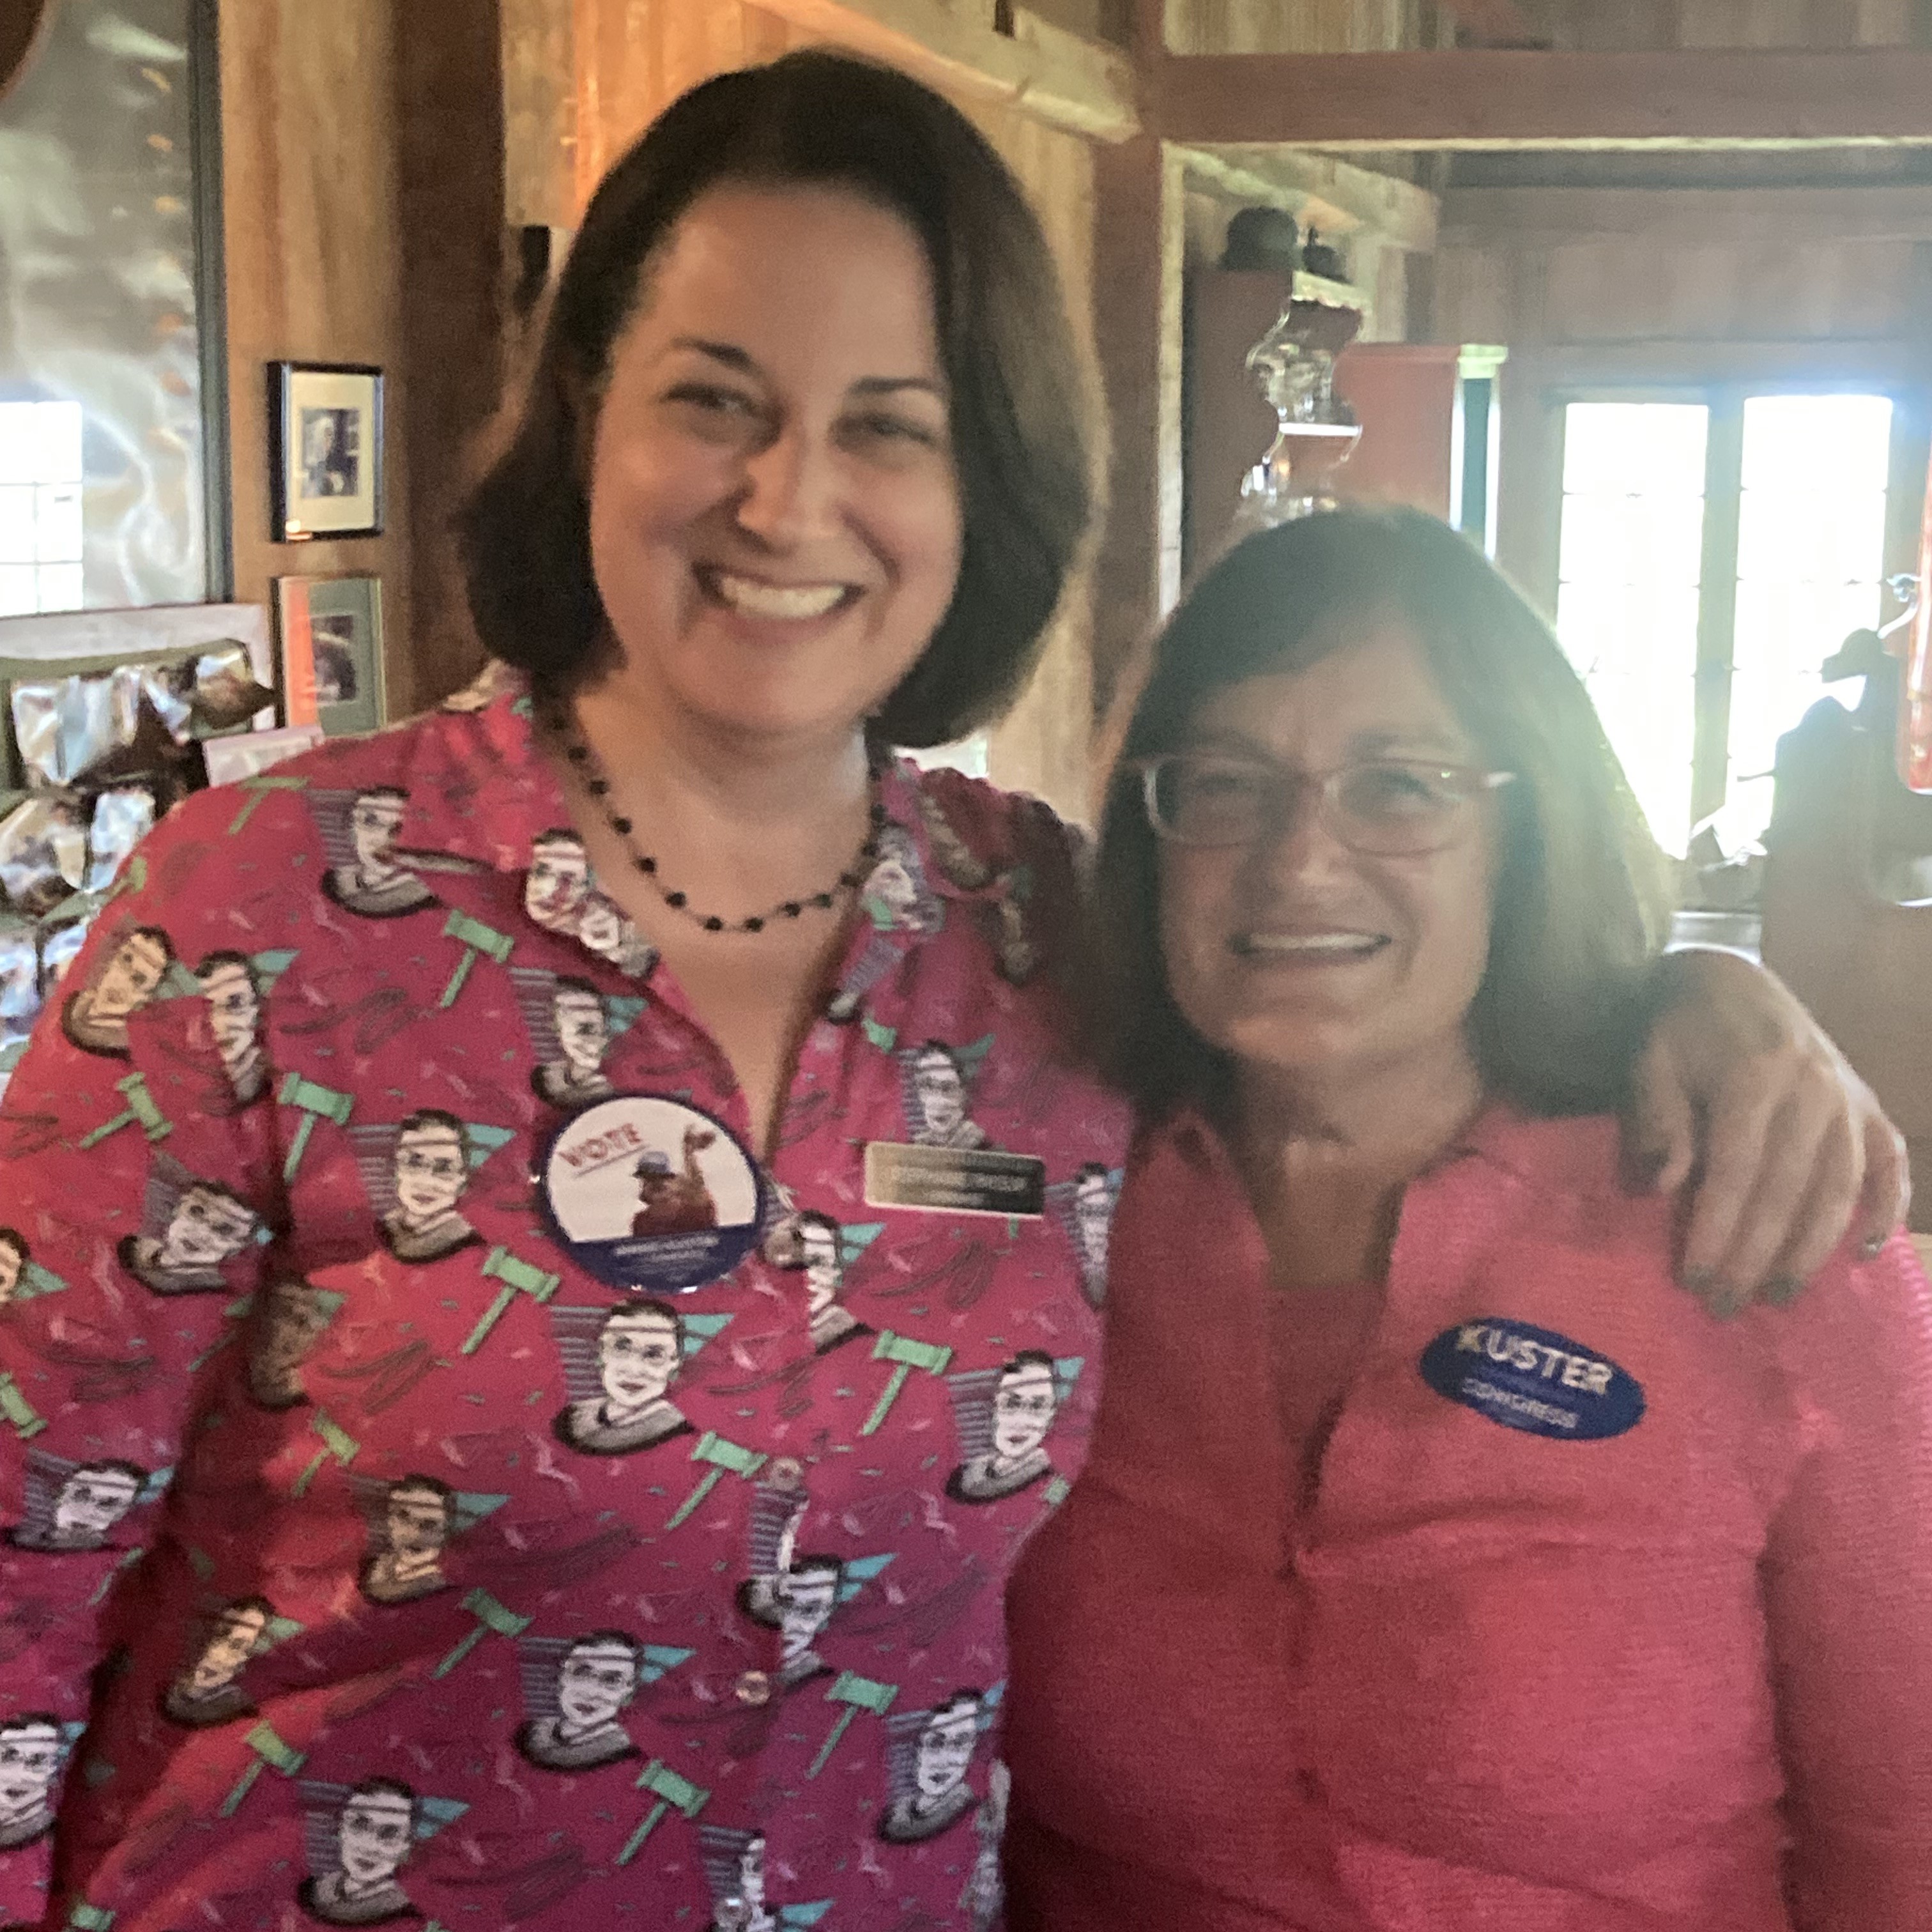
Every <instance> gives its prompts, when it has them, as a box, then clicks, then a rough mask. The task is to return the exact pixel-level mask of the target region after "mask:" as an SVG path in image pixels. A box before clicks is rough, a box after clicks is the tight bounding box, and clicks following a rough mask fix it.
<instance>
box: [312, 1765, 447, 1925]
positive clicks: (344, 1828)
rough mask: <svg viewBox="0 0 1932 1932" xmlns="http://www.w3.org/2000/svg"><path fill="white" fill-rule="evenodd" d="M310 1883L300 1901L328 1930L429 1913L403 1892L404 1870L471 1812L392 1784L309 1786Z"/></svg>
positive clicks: (397, 1782) (368, 1781)
mask: <svg viewBox="0 0 1932 1932" xmlns="http://www.w3.org/2000/svg"><path fill="white" fill-rule="evenodd" d="M302 1805H303V1813H304V1817H305V1821H306V1829H305V1839H306V1841H307V1844H308V1869H309V1876H308V1877H307V1878H306V1879H304V1880H303V1881H302V1885H301V1886H300V1887H299V1888H298V1890H297V1891H296V1898H297V1900H299V1903H300V1904H301V1906H302V1909H303V1910H304V1911H305V1912H307V1913H308V1915H309V1916H310V1917H311V1918H319V1919H320V1920H321V1921H322V1922H323V1924H325V1925H386V1924H389V1922H390V1921H392V1920H393V1919H398V1918H421V1917H422V1913H421V1912H419V1911H417V1909H416V1907H415V1906H414V1905H413V1904H412V1903H410V1897H409V1894H408V1893H407V1892H406V1891H404V1889H403V1883H402V1873H403V1867H404V1866H405V1865H406V1864H407V1863H408V1861H409V1858H410V1853H411V1852H413V1851H414V1850H415V1849H416V1846H417V1845H418V1843H420V1842H421V1841H422V1840H424V1839H426V1838H434V1836H435V1835H436V1834H437V1832H439V1831H440V1830H441V1829H443V1826H446V1825H447V1824H449V1823H452V1821H453V1820H455V1819H457V1818H460V1817H461V1816H462V1815H463V1813H464V1812H465V1811H467V1810H468V1809H469V1807H468V1806H467V1805H460V1804H457V1803H455V1802H453V1801H452V1800H449V1799H429V1798H422V1797H419V1796H418V1795H417V1793H416V1790H414V1788H413V1787H411V1786H410V1785H407V1784H404V1783H403V1782H402V1781H401V1780H400V1779H398V1778H365V1779H364V1780H363V1781H362V1783H361V1784H356V1785H353V1786H345V1785H341V1784H317V1783H311V1782H309V1781H306V1780H305V1781H304V1782H303V1784H302Z"/></svg>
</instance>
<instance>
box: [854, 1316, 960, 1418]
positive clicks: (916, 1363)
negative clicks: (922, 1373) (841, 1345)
mask: <svg viewBox="0 0 1932 1932" xmlns="http://www.w3.org/2000/svg"><path fill="white" fill-rule="evenodd" d="M872 1359H873V1361H875V1362H890V1363H892V1364H893V1368H892V1374H891V1375H890V1376H889V1377H888V1378H887V1379H886V1388H885V1393H884V1394H883V1395H881V1396H880V1397H879V1399H878V1400H877V1403H874V1405H873V1407H872V1412H871V1415H868V1416H867V1417H866V1418H865V1421H863V1422H862V1423H861V1424H859V1434H860V1435H861V1436H876V1435H877V1433H879V1431H880V1429H882V1428H883V1427H884V1426H885V1421H886V1417H887V1416H888V1415H890V1414H891V1413H892V1404H893V1403H895V1402H897V1401H898V1399H899V1391H900V1390H901V1389H902V1388H904V1387H905V1385H906V1379H907V1377H908V1376H910V1375H911V1373H912V1372H913V1370H915V1369H923V1370H926V1373H927V1374H929V1375H933V1376H943V1375H944V1373H946V1367H947V1364H948V1363H949V1362H950V1361H952V1359H953V1351H952V1350H951V1349H943V1348H941V1346H939V1345H938V1343H935V1342H915V1341H914V1340H913V1339H912V1338H911V1337H910V1336H909V1335H895V1334H893V1333H892V1331H891V1330H890V1329H889V1328H887V1329H886V1330H884V1331H883V1332H882V1333H881V1334H880V1337H879V1339H878V1340H877V1341H876V1342H874V1343H873V1344H872Z"/></svg>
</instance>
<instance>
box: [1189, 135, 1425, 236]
mask: <svg viewBox="0 0 1932 1932" xmlns="http://www.w3.org/2000/svg"><path fill="white" fill-rule="evenodd" d="M1177 151H1178V153H1179V154H1180V156H1181V160H1182V161H1183V162H1184V164H1185V165H1186V167H1187V173H1188V177H1189V179H1190V183H1192V184H1195V185H1198V186H1199V187H1205V188H1208V189H1209V190H1211V191H1213V192H1214V193H1217V194H1219V195H1220V196H1223V198H1224V199H1228V200H1231V201H1240V202H1248V203H1250V204H1253V203H1259V204H1260V205H1262V206H1263V207H1267V208H1286V210H1287V211H1288V212H1289V214H1292V215H1294V216H1295V218H1296V219H1297V220H1299V221H1300V222H1301V223H1302V224H1303V225H1304V226H1310V225H1313V226H1315V227H1317V228H1319V229H1321V230H1322V233H1323V234H1325V235H1329V234H1343V235H1347V234H1352V233H1356V232H1357V231H1358V230H1366V231H1367V233H1370V234H1372V235H1375V236H1379V237H1380V238H1381V239H1382V240H1383V241H1385V242H1391V243H1393V244H1394V246H1396V247H1397V248H1408V249H1419V250H1421V251H1422V252H1423V253H1424V254H1427V253H1428V252H1429V251H1430V250H1431V249H1433V248H1434V247H1435V246H1436V229H1437V223H1438V221H1439V217H1440V214H1441V203H1440V202H1439V201H1438V200H1437V199H1436V196H1434V195H1433V194H1431V193H1430V192H1429V190H1427V188H1423V187H1416V186H1415V184H1414V183H1413V182H1411V181H1403V180H1400V179H1399V178H1397V176H1395V175H1385V174H1377V173H1376V172H1373V170H1372V169H1368V168H1364V167H1358V166H1356V165H1355V163H1353V162H1352V161H1345V160H1341V159H1340V158H1339V157H1337V156H1336V155H1334V154H1310V153H1309V152H1308V151H1306V150H1305V149H1302V148H1190V147H1185V146H1182V147H1179V148H1177Z"/></svg>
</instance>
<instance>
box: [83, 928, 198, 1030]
mask: <svg viewBox="0 0 1932 1932" xmlns="http://www.w3.org/2000/svg"><path fill="white" fill-rule="evenodd" d="M174 963H175V947H174V941H172V940H171V939H170V938H169V937H168V935H166V933H165V932H163V931H162V930H161V929H160V927H159V926H133V927H130V929H128V930H127V931H126V932H123V933H122V934H121V935H120V937H119V938H118V939H116V940H115V942H114V944H113V945H112V946H110V947H108V948H107V950H104V952H101V953H98V954H97V955H96V956H95V964H94V966H93V968H92V971H90V972H89V974H88V977H87V981H86V984H85V985H84V986H82V987H81V988H80V989H79V990H78V991H77V992H73V993H71V994H69V995H68V998H67V1001H66V1003H65V1004H64V1005H63V1006H62V1008H61V1031H62V1032H63V1033H64V1034H66V1035H67V1037H68V1039H69V1040H71V1041H72V1042H73V1043H74V1045H75V1046H77V1047H79V1048H80V1049H81V1051H82V1052H83V1053H98V1054H102V1055H106V1056H107V1057H108V1058H112V1059H116V1060H125V1059H126V1058H127V1051H128V1049H127V1020H128V1016H130V1014H133V1013H139V1011H140V1010H141V1009H142V1007H145V1006H147V1005H148V1004H150V1003H151V1001H153V999H154V996H155V995H156V993H157V992H159V990H160V985H161V982H162V981H163V980H165V979H166V977H167V976H168V969H169V968H170V967H171V966H172V965H173V964H174Z"/></svg>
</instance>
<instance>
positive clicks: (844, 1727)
mask: <svg viewBox="0 0 1932 1932" xmlns="http://www.w3.org/2000/svg"><path fill="white" fill-rule="evenodd" d="M898 1694H899V1687H898V1685H896V1684H881V1683H880V1682H877V1679H874V1678H871V1677H861V1676H859V1673H857V1672H856V1670H841V1671H840V1672H839V1673H838V1682H836V1683H835V1684H834V1685H832V1688H831V1689H830V1690H829V1691H826V1694H825V1701H826V1703H828V1704H843V1705H844V1706H845V1708H844V1710H842V1711H841V1712H839V1714H838V1723H836V1724H834V1725H833V1726H832V1735H831V1736H829V1738H827V1739H826V1740H825V1743H824V1746H823V1748H822V1749H821V1750H820V1752H819V1754H818V1755H817V1757H815V1758H814V1759H813V1760H812V1761H811V1769H810V1770H809V1771H808V1772H806V1773H805V1776H806V1777H807V1778H816V1777H817V1775H818V1774H819V1773H820V1772H821V1771H823V1769H825V1766H826V1763H827V1761H828V1760H829V1759H830V1757H831V1756H832V1753H833V1752H834V1751H836V1750H837V1749H838V1740H839V1739H841V1738H842V1737H843V1736H844V1735H845V1733H847V1731H848V1730H850V1729H851V1727H852V1720H853V1718H856V1716H857V1715H859V1712H861V1711H869V1712H871V1714H872V1715H873V1716H874V1717H875V1718H883V1716H884V1715H886V1712H888V1711H889V1710H890V1709H892V1700H893V1699H894V1698H895V1697H897V1696H898Z"/></svg>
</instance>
